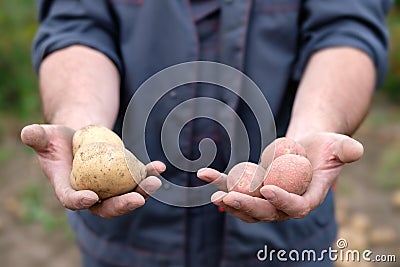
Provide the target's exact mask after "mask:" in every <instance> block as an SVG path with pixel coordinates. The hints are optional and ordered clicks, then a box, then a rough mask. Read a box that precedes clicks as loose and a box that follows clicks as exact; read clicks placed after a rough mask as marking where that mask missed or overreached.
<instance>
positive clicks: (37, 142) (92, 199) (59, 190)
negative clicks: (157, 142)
mask: <svg viewBox="0 0 400 267" xmlns="http://www.w3.org/2000/svg"><path fill="white" fill-rule="evenodd" d="M74 132H75V131H74V130H73V129H71V128H68V127H65V126H62V125H37V124H35V125H29V126H26V127H25V128H24V129H23V130H22V132H21V140H22V142H23V143H25V144H26V145H28V146H30V147H32V148H33V149H34V150H35V152H36V154H37V156H38V159H39V162H40V165H41V167H42V169H43V172H44V173H45V174H46V176H47V177H48V178H49V180H50V182H51V184H52V185H53V187H54V190H55V193H56V195H57V197H58V199H59V200H60V202H61V203H62V205H63V206H64V207H66V208H68V209H72V210H80V209H90V211H92V212H93V213H94V214H97V215H99V216H101V217H105V218H112V217H116V216H119V215H122V214H125V213H127V212H130V211H132V210H134V209H136V208H138V207H140V206H142V205H144V203H145V198H146V197H148V196H149V194H151V193H153V192H155V191H156V190H157V189H158V188H159V187H160V186H161V181H160V180H159V179H158V178H157V177H155V176H154V175H158V174H160V173H162V172H163V171H164V170H165V165H164V164H163V163H161V162H158V161H155V162H152V163H149V164H148V165H146V170H147V173H148V175H150V176H149V177H147V178H146V179H144V180H143V181H142V182H141V183H140V184H139V186H138V187H137V189H136V192H130V193H127V194H124V195H121V196H117V197H112V198H109V199H107V200H104V201H102V202H101V203H99V197H98V196H97V194H96V193H95V192H93V191H90V190H79V191H76V190H74V189H73V188H72V187H71V185H70V182H69V177H70V173H71V169H72V159H73V158H72V137H73V134H74Z"/></svg>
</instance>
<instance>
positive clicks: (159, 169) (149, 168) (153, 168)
mask: <svg viewBox="0 0 400 267" xmlns="http://www.w3.org/2000/svg"><path fill="white" fill-rule="evenodd" d="M166 168H167V167H166V166H165V164H164V163H162V162H161V161H153V162H150V163H149V164H147V165H146V172H147V176H157V175H159V174H161V173H163V172H164V171H165V170H166Z"/></svg>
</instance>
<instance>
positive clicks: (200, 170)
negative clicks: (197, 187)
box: [197, 168, 206, 173]
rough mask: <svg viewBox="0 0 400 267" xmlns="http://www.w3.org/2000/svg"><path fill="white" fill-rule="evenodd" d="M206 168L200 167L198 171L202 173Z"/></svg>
mask: <svg viewBox="0 0 400 267" xmlns="http://www.w3.org/2000/svg"><path fill="white" fill-rule="evenodd" d="M205 170H206V168H201V169H199V170H198V171H197V173H201V172H203V171H205Z"/></svg>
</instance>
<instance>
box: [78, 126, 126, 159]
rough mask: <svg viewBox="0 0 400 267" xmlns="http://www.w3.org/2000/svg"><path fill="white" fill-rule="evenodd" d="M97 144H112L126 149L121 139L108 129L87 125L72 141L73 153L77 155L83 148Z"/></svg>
mask: <svg viewBox="0 0 400 267" xmlns="http://www.w3.org/2000/svg"><path fill="white" fill-rule="evenodd" d="M97 142H104V143H111V144H115V145H119V146H121V147H124V143H123V142H122V140H121V138H119V136H118V135H117V134H116V133H114V132H113V131H111V130H110V129H108V128H107V127H104V126H99V125H87V126H85V127H83V128H81V129H79V130H78V131H76V132H75V134H74V136H73V139H72V153H73V155H75V153H76V151H78V149H79V148H80V147H81V146H83V145H86V144H89V143H97Z"/></svg>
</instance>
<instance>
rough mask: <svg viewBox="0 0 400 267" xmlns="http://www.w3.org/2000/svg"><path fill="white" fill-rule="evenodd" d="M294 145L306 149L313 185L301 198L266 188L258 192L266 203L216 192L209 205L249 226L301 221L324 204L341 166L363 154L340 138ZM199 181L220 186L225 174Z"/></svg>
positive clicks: (312, 138) (311, 138)
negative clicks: (273, 222) (311, 167)
mask: <svg viewBox="0 0 400 267" xmlns="http://www.w3.org/2000/svg"><path fill="white" fill-rule="evenodd" d="M297 141H298V142H299V143H300V144H301V145H303V146H304V148H305V149H306V152H307V157H308V159H309V160H310V162H311V164H312V166H313V178H312V181H311V183H310V186H309V187H308V189H307V191H306V192H305V193H304V194H303V195H302V196H299V195H296V194H292V193H288V192H287V191H285V190H283V189H281V188H279V187H276V186H273V185H266V186H263V187H262V188H261V190H260V191H261V194H262V195H263V196H264V198H265V199H262V198H257V197H251V196H248V195H245V194H242V193H238V192H229V193H226V192H224V191H218V192H216V193H214V195H213V196H212V197H211V200H212V202H213V203H214V204H216V205H218V206H219V207H221V208H223V209H224V210H225V211H227V212H230V213H231V214H233V215H235V216H236V217H238V218H240V219H241V220H243V221H245V222H249V223H254V222H262V221H264V222H272V221H282V220H286V219H288V218H302V217H304V216H306V215H307V214H308V213H310V211H312V210H313V209H315V208H316V207H318V206H319V205H320V204H321V203H322V202H323V201H324V199H325V196H326V194H327V193H328V190H329V188H331V187H332V185H334V184H335V182H336V180H337V178H338V176H339V173H340V171H341V169H342V168H343V166H344V164H345V163H351V162H354V161H356V160H358V159H360V158H361V156H362V154H363V146H362V145H361V144H360V143H359V142H357V141H356V140H354V139H352V138H350V137H348V136H345V135H341V134H335V133H322V132H321V133H314V134H310V135H308V136H306V137H304V138H302V139H300V140H297ZM198 177H199V178H200V179H202V180H204V181H207V182H213V181H215V180H217V179H218V184H219V185H221V184H222V183H223V182H222V181H224V180H225V181H226V175H225V174H222V173H219V172H218V171H216V170H213V169H202V170H200V171H199V172H198ZM220 188H223V187H220ZM221 190H223V189H221Z"/></svg>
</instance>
